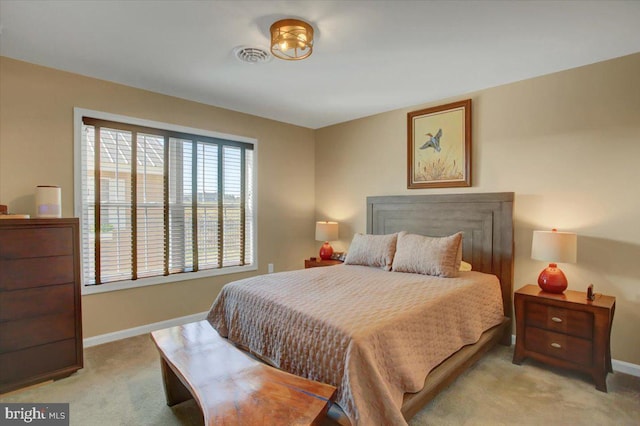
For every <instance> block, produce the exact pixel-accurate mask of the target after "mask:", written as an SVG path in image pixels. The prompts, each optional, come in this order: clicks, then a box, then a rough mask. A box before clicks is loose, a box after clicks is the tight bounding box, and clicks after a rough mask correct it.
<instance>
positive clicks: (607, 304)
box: [515, 284, 616, 309]
mask: <svg viewBox="0 0 640 426" xmlns="http://www.w3.org/2000/svg"><path fill="white" fill-rule="evenodd" d="M515 293H516V294H521V295H525V296H535V297H541V298H544V299H550V300H557V301H561V302H568V303H578V304H581V305H589V306H594V307H598V308H607V309H610V308H611V307H612V306H613V305H614V304H615V303H616V298H615V297H613V296H605V295H604V294H600V293H596V298H595V300H593V301H591V300H588V299H587V292H585V291H574V290H565V291H564V293H562V294H556V293H547V292H546V291H542V289H541V288H540V287H539V286H537V285H533V284H527V285H525V286H524V287H522V288H521V289H519V290H516V292H515Z"/></svg>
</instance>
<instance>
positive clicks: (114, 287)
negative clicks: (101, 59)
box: [73, 107, 258, 295]
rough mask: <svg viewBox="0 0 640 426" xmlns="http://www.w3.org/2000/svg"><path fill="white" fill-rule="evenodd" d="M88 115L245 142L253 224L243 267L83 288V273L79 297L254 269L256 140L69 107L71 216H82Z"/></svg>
mask: <svg viewBox="0 0 640 426" xmlns="http://www.w3.org/2000/svg"><path fill="white" fill-rule="evenodd" d="M84 116H89V117H93V118H97V119H102V120H109V121H117V122H121V123H128V124H133V125H138V126H144V127H154V128H159V129H166V130H172V131H176V132H183V133H192V134H197V135H202V136H209V137H212V138H219V139H227V140H231V141H237V142H245V143H250V144H252V145H253V173H252V177H253V179H252V188H253V197H252V202H253V206H252V209H251V210H252V212H253V215H252V221H253V230H254V232H253V235H252V236H251V238H252V244H253V247H254V253H253V263H251V264H249V265H243V266H229V267H224V268H219V269H205V270H200V271H196V272H183V273H179V274H172V275H168V276H159V277H149V278H139V279H137V280H126V281H118V282H113V283H106V284H100V285H85V284H84V276H83V275H84V274H80V276H81V277H80V278H81V282H82V294H83V295H86V294H96V293H106V292H110V291H118V290H125V289H130V288H140V287H145V286H150V285H156V284H169V283H175V282H179V281H185V280H193V279H198V278H205V277H213V276H220V275H229V274H236V273H239V272H249V271H257V270H258V140H257V139H253V138H248V137H244V136H237V135H230V134H227V133H220V132H213V131H210V130H204V129H197V128H193V127H186V126H179V125H176V124H169V123H162V122H159V121H152V120H145V119H141V118H135V117H128V116H125V115H118V114H112V113H108V112H103V111H94V110H90V109H85V108H79V107H74V108H73V161H74V169H73V171H74V178H73V193H74V215H75V217H82V207H83V199H82V181H81V177H82V170H81V167H82V164H81V157H82V126H83V123H82V117H84ZM83 233H84V230H83V229H82V226H80V241H83V237H84V235H83ZM78 249H79V250H80V270H81V271H82V270H83V269H82V267H83V262H84V259H82V250H81V248H80V247H79V248H78Z"/></svg>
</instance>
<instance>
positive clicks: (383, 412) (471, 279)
mask: <svg viewBox="0 0 640 426" xmlns="http://www.w3.org/2000/svg"><path fill="white" fill-rule="evenodd" d="M512 207H513V193H492V194H458V195H420V196H393V197H369V198H367V234H374V235H392V234H396V233H398V232H400V231H406V232H408V233H410V234H419V235H429V236H432V237H440V236H441V237H445V236H448V235H452V234H455V233H458V232H460V233H462V236H463V240H462V241H463V243H462V250H461V255H462V258H463V259H464V260H465V261H467V262H469V263H471V264H472V265H473V269H474V271H473V272H464V273H461V274H460V276H459V277H457V278H438V277H432V276H426V275H421V274H414V273H402V272H389V271H384V270H382V269H378V268H372V267H370V266H359V265H340V266H333V267H329V268H315V269H309V270H303V271H291V272H286V273H281V274H272V275H266V276H262V277H253V278H250V279H247V280H242V281H239V282H235V283H231V284H228V285H227V286H225V288H224V289H223V291H222V292H221V293H220V295H219V296H218V298H217V299H216V301H215V302H214V304H213V306H212V308H211V311H210V313H209V315H208V319H209V321H210V322H211V324H212V325H213V326H214V328H216V329H217V330H218V332H219V333H220V335H222V336H224V337H228V338H229V340H230V341H232V342H234V344H236V345H237V346H238V347H240V348H241V349H244V350H247V351H249V352H251V353H252V354H254V355H256V356H257V357H259V358H260V359H262V360H263V361H265V362H267V363H269V364H271V365H274V366H276V367H278V368H281V369H283V370H285V371H289V372H291V373H293V374H297V375H300V376H303V377H306V378H309V379H313V380H318V381H322V382H325V383H329V384H332V385H334V386H337V387H338V403H339V404H340V407H341V408H342V410H343V412H344V413H346V416H344V415H341V413H340V410H332V411H333V413H334V414H333V416H332V417H333V418H334V420H336V421H337V422H338V423H341V424H349V423H351V424H365V425H366V424H406V420H407V419H409V418H411V417H412V416H413V415H414V414H416V413H417V412H418V411H419V410H420V408H422V407H423V406H424V405H425V404H426V403H427V402H428V401H429V400H431V399H432V398H433V396H435V395H436V394H437V393H438V392H439V390H441V389H442V388H443V387H445V386H447V385H448V384H449V383H450V382H451V381H452V380H453V379H455V377H457V376H458V375H459V374H460V373H461V372H463V371H464V370H465V369H466V368H467V367H468V366H469V365H471V364H472V363H473V362H474V361H475V360H477V359H478V358H479V357H480V356H481V355H482V354H483V353H484V352H486V351H487V350H488V349H489V348H491V347H492V346H493V345H494V344H495V343H497V342H498V341H500V342H502V343H504V344H510V334H511V327H510V325H511V321H510V318H511V294H512V274H513V225H512ZM443 280H444V281H443ZM445 302H446V303H445ZM481 306H487V307H488V308H486V309H480V307H481ZM476 307H477V311H476ZM453 323H456V324H458V327H457V328H456V329H455V330H452V329H449V328H445V327H444V324H453ZM425 376H426V380H425ZM336 413H337V414H336Z"/></svg>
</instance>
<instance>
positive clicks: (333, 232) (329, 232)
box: [316, 222, 338, 241]
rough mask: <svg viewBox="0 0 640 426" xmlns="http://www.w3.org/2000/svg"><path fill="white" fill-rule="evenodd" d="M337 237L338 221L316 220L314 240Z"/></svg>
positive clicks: (333, 239) (331, 239)
mask: <svg viewBox="0 0 640 426" xmlns="http://www.w3.org/2000/svg"><path fill="white" fill-rule="evenodd" d="M337 239H338V222H316V241H335V240H337Z"/></svg>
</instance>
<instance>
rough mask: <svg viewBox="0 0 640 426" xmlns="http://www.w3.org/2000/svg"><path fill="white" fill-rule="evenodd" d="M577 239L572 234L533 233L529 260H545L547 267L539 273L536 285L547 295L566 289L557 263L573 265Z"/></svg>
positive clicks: (565, 281) (565, 282) (554, 230)
mask: <svg viewBox="0 0 640 426" xmlns="http://www.w3.org/2000/svg"><path fill="white" fill-rule="evenodd" d="M577 241H578V237H577V235H576V234H575V233H573V232H558V230H557V229H552V230H551V231H533V242H532V243H531V258H532V259H536V260H546V261H548V262H551V263H549V266H548V267H547V268H545V269H543V270H542V272H540V275H539V276H538V285H539V286H540V288H541V289H542V290H544V291H546V292H549V293H562V292H563V291H565V289H566V288H567V284H568V283H567V277H566V276H565V275H564V272H562V270H561V269H560V268H558V265H557V263H575V262H576V257H577Z"/></svg>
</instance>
